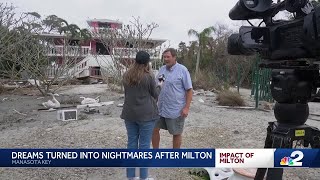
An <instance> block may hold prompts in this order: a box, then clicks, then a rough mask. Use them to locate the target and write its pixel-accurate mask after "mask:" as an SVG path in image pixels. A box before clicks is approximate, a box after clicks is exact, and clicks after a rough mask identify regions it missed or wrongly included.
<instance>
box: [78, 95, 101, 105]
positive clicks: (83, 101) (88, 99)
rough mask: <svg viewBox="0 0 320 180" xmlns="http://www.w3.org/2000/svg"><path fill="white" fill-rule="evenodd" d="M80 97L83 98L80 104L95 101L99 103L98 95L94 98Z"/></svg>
mask: <svg viewBox="0 0 320 180" xmlns="http://www.w3.org/2000/svg"><path fill="white" fill-rule="evenodd" d="M80 98H81V99H83V100H82V101H81V104H82V105H85V104H95V103H99V102H100V96H98V97H96V98H94V99H93V98H86V97H80Z"/></svg>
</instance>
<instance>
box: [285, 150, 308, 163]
mask: <svg viewBox="0 0 320 180" xmlns="http://www.w3.org/2000/svg"><path fill="white" fill-rule="evenodd" d="M303 156H304V155H303V152H301V151H293V152H292V153H291V155H290V157H283V158H282V159H281V161H280V165H281V166H302V162H300V161H301V160H302V159H303Z"/></svg>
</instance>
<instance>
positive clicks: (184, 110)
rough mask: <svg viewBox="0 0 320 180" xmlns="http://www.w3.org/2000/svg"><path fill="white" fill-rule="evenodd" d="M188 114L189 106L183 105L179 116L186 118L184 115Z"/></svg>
mask: <svg viewBox="0 0 320 180" xmlns="http://www.w3.org/2000/svg"><path fill="white" fill-rule="evenodd" d="M188 114H189V108H187V107H184V108H183V109H182V111H181V117H184V118H186V117H187V116H188Z"/></svg>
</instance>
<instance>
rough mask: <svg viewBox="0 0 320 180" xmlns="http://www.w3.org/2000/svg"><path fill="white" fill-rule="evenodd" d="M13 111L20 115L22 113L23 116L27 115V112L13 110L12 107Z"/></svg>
mask: <svg viewBox="0 0 320 180" xmlns="http://www.w3.org/2000/svg"><path fill="white" fill-rule="evenodd" d="M13 111H14V112H16V113H17V114H20V115H23V116H27V114H24V113H21V112H19V111H17V110H15V109H13Z"/></svg>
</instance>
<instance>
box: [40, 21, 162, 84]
mask: <svg viewBox="0 0 320 180" xmlns="http://www.w3.org/2000/svg"><path fill="white" fill-rule="evenodd" d="M87 23H88V25H89V26H90V29H89V30H90V31H91V32H92V34H96V33H99V31H101V30H108V29H119V28H122V26H123V24H122V23H121V22H119V21H114V20H108V19H91V20H88V21H87ZM41 36H43V37H45V38H47V39H48V38H49V39H50V40H51V41H52V42H54V43H53V45H51V46H49V47H48V48H47V50H46V55H47V56H49V57H53V58H54V59H55V61H56V62H55V65H56V66H57V67H59V64H62V62H63V60H64V57H66V56H69V57H71V56H74V57H75V59H76V62H75V66H74V67H72V68H70V70H69V74H71V75H72V76H74V77H76V78H78V79H86V78H98V79H99V78H101V74H102V72H104V70H106V69H108V68H114V66H115V65H114V64H113V59H112V57H113V58H114V59H115V60H116V59H117V58H119V61H120V60H121V61H120V62H121V63H120V64H121V66H123V69H125V67H126V66H128V65H129V64H130V63H132V62H133V60H134V58H135V54H136V51H137V49H136V48H135V47H134V46H133V45H129V46H128V45H127V46H125V47H123V46H121V45H119V46H117V47H113V48H112V49H111V48H110V47H108V48H106V47H105V46H104V45H103V43H102V42H101V41H100V40H99V38H95V37H94V36H93V38H92V39H90V40H87V41H84V42H83V41H81V43H80V44H79V40H78V39H71V40H69V41H68V43H69V44H68V45H67V46H66V44H65V43H66V41H65V39H66V38H65V36H64V35H61V34H41ZM145 41H146V43H145V44H146V45H147V47H145V48H146V49H145V48H144V50H146V51H148V52H149V53H150V56H151V59H152V60H160V59H161V56H160V46H161V45H162V43H164V42H165V40H163V39H147V40H145ZM121 44H122V43H121ZM124 44H125V43H124ZM118 54H121V59H120V57H118ZM54 72H55V71H54V70H52V72H50V69H48V74H51V75H52V76H54ZM111 76H112V75H111ZM62 78H63V77H62Z"/></svg>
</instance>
